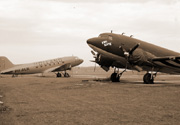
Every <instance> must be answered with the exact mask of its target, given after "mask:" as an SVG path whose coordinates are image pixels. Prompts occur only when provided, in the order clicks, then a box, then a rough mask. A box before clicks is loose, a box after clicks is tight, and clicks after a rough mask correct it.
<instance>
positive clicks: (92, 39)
mask: <svg viewBox="0 0 180 125" xmlns="http://www.w3.org/2000/svg"><path fill="white" fill-rule="evenodd" d="M98 42H99V39H98V38H90V39H88V40H87V44H88V45H96V44H97V43H98Z"/></svg>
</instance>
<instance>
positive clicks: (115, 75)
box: [111, 68, 126, 82]
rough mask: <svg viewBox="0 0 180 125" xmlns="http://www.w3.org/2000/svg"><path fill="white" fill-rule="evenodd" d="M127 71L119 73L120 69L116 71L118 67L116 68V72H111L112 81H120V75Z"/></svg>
mask: <svg viewBox="0 0 180 125" xmlns="http://www.w3.org/2000/svg"><path fill="white" fill-rule="evenodd" d="M125 71H126V69H125V70H123V71H122V72H121V73H119V69H118V71H116V68H115V69H114V73H112V74H111V81H112V82H120V77H121V76H122V74H123V73H124V72H125Z"/></svg>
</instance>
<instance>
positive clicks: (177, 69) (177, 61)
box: [152, 56, 180, 74]
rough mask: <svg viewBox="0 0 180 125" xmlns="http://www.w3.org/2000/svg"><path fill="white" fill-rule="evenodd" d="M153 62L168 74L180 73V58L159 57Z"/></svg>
mask: <svg viewBox="0 0 180 125" xmlns="http://www.w3.org/2000/svg"><path fill="white" fill-rule="evenodd" d="M152 62H153V63H154V64H155V65H156V66H157V67H160V71H162V72H166V73H178V74H179V73H180V56H169V57H157V58H153V59H152Z"/></svg>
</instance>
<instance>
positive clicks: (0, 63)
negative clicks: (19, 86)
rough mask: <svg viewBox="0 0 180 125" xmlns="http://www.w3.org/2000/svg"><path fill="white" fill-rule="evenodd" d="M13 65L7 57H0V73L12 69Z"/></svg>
mask: <svg viewBox="0 0 180 125" xmlns="http://www.w3.org/2000/svg"><path fill="white" fill-rule="evenodd" d="M13 66H14V64H13V63H12V62H11V61H9V59H8V58H7V57H4V56H0V71H2V70H5V69H8V68H11V67H13Z"/></svg>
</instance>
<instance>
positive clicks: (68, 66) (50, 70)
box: [44, 63, 71, 73]
mask: <svg viewBox="0 0 180 125" xmlns="http://www.w3.org/2000/svg"><path fill="white" fill-rule="evenodd" d="M70 69H71V64H70V63H68V64H65V65H62V66H56V67H52V68H50V69H47V70H45V71H44V72H45V73H47V72H58V71H65V70H70Z"/></svg>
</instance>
